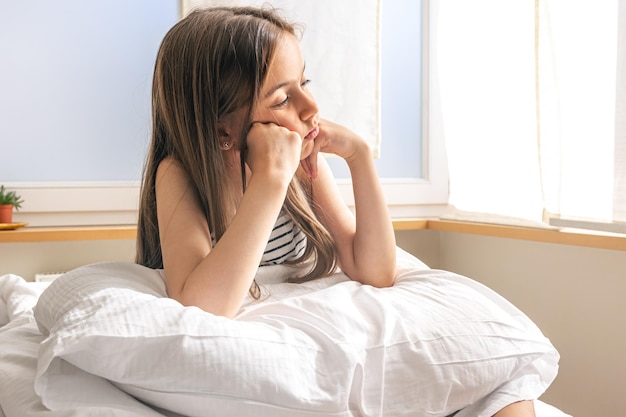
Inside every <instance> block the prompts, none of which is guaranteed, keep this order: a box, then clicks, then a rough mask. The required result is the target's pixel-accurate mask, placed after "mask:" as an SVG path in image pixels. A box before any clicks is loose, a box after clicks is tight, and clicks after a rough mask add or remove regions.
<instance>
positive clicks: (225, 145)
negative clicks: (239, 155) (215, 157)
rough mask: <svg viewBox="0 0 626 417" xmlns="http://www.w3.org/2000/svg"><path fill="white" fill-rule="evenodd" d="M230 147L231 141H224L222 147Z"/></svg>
mask: <svg viewBox="0 0 626 417" xmlns="http://www.w3.org/2000/svg"><path fill="white" fill-rule="evenodd" d="M229 147H230V143H228V142H224V143H222V149H228V148H229Z"/></svg>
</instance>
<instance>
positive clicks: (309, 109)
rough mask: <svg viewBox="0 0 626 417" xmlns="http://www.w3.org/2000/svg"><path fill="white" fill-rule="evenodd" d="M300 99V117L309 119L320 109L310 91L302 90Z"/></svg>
mask: <svg viewBox="0 0 626 417" xmlns="http://www.w3.org/2000/svg"><path fill="white" fill-rule="evenodd" d="M301 94H302V99H301V104H300V106H301V107H300V119H301V120H309V119H310V118H311V117H314V116H315V115H316V114H317V113H319V111H320V109H319V107H317V102H316V101H315V98H314V97H313V94H312V93H311V92H310V91H307V90H302V91H301Z"/></svg>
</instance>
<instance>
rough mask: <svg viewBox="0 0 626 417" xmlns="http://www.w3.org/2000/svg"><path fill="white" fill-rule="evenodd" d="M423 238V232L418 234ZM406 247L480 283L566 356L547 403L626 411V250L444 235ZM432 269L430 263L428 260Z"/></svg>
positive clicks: (578, 412)
mask: <svg viewBox="0 0 626 417" xmlns="http://www.w3.org/2000/svg"><path fill="white" fill-rule="evenodd" d="M416 233H417V234H421V233H422V232H416ZM431 237H432V241H431V244H432V245H435V246H437V247H438V251H437V256H436V257H435V258H433V257H432V248H431V247H430V246H429V245H428V244H425V242H423V241H420V240H419V239H418V240H416V244H415V245H413V243H412V242H411V241H410V240H405V241H403V242H400V243H404V244H408V246H405V247H406V248H407V250H409V251H410V252H411V253H413V254H415V255H417V256H418V257H422V255H423V254H424V255H426V257H428V258H431V259H433V261H434V262H432V263H430V266H431V267H434V268H440V269H446V270H449V271H453V272H457V273H459V274H462V275H465V276H468V277H470V278H473V279H475V280H477V281H480V282H482V283H484V284H486V285H487V286H489V287H491V288H492V289H494V290H495V291H497V292H499V293H500V294H502V295H503V296H504V297H506V298H507V299H508V300H510V301H511V302H513V304H515V305H516V306H517V307H519V308H520V309H521V310H522V311H524V312H525V313H526V314H528V316H530V318H531V319H533V320H534V321H535V322H536V323H537V324H538V325H539V327H540V328H541V329H542V330H543V332H544V334H545V335H546V336H547V337H548V338H550V339H551V340H552V342H553V343H554V345H555V346H556V348H557V349H558V350H559V352H560V354H561V362H560V371H559V376H558V377H557V379H556V381H555V382H554V384H553V385H552V386H551V387H550V388H549V390H548V391H547V393H546V394H545V395H544V397H543V398H542V399H544V400H545V401H546V402H548V403H550V404H553V405H554V406H557V407H559V408H560V409H562V410H563V411H565V412H567V413H569V414H571V415H573V416H574V417H595V416H609V415H621V414H622V413H623V410H625V409H626V396H625V395H624V392H625V391H626V376H625V375H626V304H624V295H626V252H624V251H612V250H604V249H593V248H584V247H577V246H567V245H557V244H548V243H540V242H528V241H521V240H513V239H505V238H494V237H485V236H475V235H468V234H461V233H447V232H441V233H439V234H438V236H431ZM427 263H428V262H427Z"/></svg>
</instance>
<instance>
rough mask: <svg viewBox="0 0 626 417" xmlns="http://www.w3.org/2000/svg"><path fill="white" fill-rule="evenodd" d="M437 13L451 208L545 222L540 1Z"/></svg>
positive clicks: (446, 6)
mask: <svg viewBox="0 0 626 417" xmlns="http://www.w3.org/2000/svg"><path fill="white" fill-rule="evenodd" d="M433 12H434V19H435V27H436V33H435V34H434V35H435V45H434V48H433V49H434V50H433V59H434V62H432V66H433V67H434V70H435V71H437V75H438V77H439V88H440V92H441V93H440V94H441V95H440V97H441V113H442V118H443V126H444V134H445V141H446V149H447V154H448V162H449V170H450V204H451V205H452V206H454V207H456V209H458V210H460V211H463V212H479V213H489V214H496V215H502V216H507V217H515V218H522V219H529V220H533V221H540V220H541V216H542V207H543V206H542V198H541V182H540V177H539V167H538V154H537V143H536V130H537V128H536V110H535V109H536V108H535V78H534V58H535V52H534V5H533V3H532V2H529V1H505V2H503V1H501V0H475V1H471V2H468V1H466V0H446V1H441V2H437V9H435V10H433ZM485 220H487V221H489V219H485Z"/></svg>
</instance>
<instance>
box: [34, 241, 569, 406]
mask: <svg viewBox="0 0 626 417" xmlns="http://www.w3.org/2000/svg"><path fill="white" fill-rule="evenodd" d="M398 257H399V261H398V273H397V283H396V285H395V286H394V287H392V288H386V289H376V288H373V287H370V286H364V285H360V284H358V283H356V282H352V281H349V280H347V278H346V277H345V276H344V275H341V274H337V275H336V276H334V277H332V278H329V279H323V280H318V281H314V282H311V283H306V284H300V285H296V284H273V285H267V286H266V291H267V293H268V294H269V296H268V297H265V298H264V299H263V300H262V301H259V302H249V303H248V304H247V305H246V306H245V308H244V309H243V310H242V312H241V314H240V315H239V316H238V317H237V318H236V319H235V320H229V319H226V318H223V317H217V316H214V315H212V314H209V313H206V312H204V311H202V310H200V309H198V308H194V307H183V306H182V305H180V304H179V303H177V302H176V301H174V300H172V299H169V298H165V287H164V284H163V280H162V276H161V273H160V272H159V271H154V270H150V269H148V268H144V267H141V266H138V265H135V264H130V263H105V264H96V265H91V266H86V267H82V268H79V269H77V270H74V271H72V272H70V273H67V274H66V275H64V276H63V277H61V278H59V279H57V280H56V281H55V282H54V283H53V284H52V285H51V286H50V287H49V289H48V290H47V291H45V292H44V293H43V294H42V296H41V297H40V300H39V303H38V304H37V306H36V308H35V317H36V319H37V322H38V325H39V326H40V329H41V331H42V332H43V333H45V334H49V336H48V338H47V339H46V340H45V341H44V342H43V343H42V345H41V349H40V358H39V364H38V376H37V380H36V383H35V389H36V391H37V393H38V394H39V395H40V396H41V397H42V401H43V402H44V404H46V400H47V398H49V397H52V396H54V395H55V390H58V389H60V387H58V386H54V385H53V384H50V383H49V380H48V374H49V373H50V372H51V370H52V369H54V370H55V372H58V371H59V370H62V368H63V367H62V366H59V365H58V363H57V362H58V361H63V360H65V361H68V362H70V363H71V364H73V365H74V366H76V367H78V368H80V369H82V370H85V371H87V372H90V373H93V374H95V375H98V376H101V377H104V378H106V379H108V380H110V381H112V382H113V383H114V384H116V385H117V386H118V387H120V388H121V389H122V390H124V391H126V392H128V393H130V394H131V395H134V396H135V397H137V398H139V399H141V400H142V401H145V402H147V403H148V404H152V405H155V406H157V407H161V408H163V409H166V410H171V411H173V412H176V413H180V414H183V415H189V416H205V415H206V413H207V410H219V414H220V415H221V416H241V415H255V416H272V417H280V416H289V417H294V416H311V415H332V416H353V415H359V416H394V417H401V416H414V415H416V414H418V415H431V414H432V415H441V416H446V415H448V414H450V413H452V412H454V411H456V410H459V409H461V408H463V407H465V406H468V405H469V404H474V403H480V401H479V400H481V399H483V398H485V397H486V396H488V395H489V394H490V393H491V395H493V392H497V390H498V388H499V387H500V386H505V385H506V386H507V387H510V386H514V387H516V388H515V389H516V390H519V393H520V394H519V395H520V396H524V397H527V396H532V397H533V398H537V397H538V396H539V395H540V394H541V393H543V391H544V390H545V389H546V387H547V386H548V385H549V384H550V383H551V382H552V380H553V379H554V378H555V376H556V373H557V362H558V354H557V352H556V351H555V349H554V348H553V347H552V345H551V344H550V342H549V341H548V340H547V339H546V338H545V337H544V336H543V335H542V334H541V332H540V331H539V330H538V329H537V327H536V326H535V325H534V324H533V323H532V322H531V321H530V320H529V319H528V318H527V317H526V316H524V315H523V314H522V313H521V312H519V310H517V309H515V308H514V307H513V306H511V305H510V304H509V303H508V302H507V301H506V300H504V299H502V298H501V297H499V296H497V295H496V294H495V293H493V292H491V291H490V290H488V289H486V288H484V287H483V286H481V285H480V284H477V283H475V282H473V281H471V280H469V279H467V278H464V277H460V276H458V275H454V274H452V273H450V272H446V271H434V270H429V269H428V268H427V267H426V266H425V265H424V264H423V263H421V262H420V261H418V260H416V259H415V258H413V257H411V256H410V255H408V254H406V253H405V252H403V251H400V250H399V252H398ZM266 268H269V267H266ZM263 269H264V272H263V273H264V274H268V273H270V274H271V273H272V271H273V272H274V273H276V274H284V273H286V270H285V269H284V268H283V269H281V267H277V268H272V269H265V268H263ZM517 382H519V383H517ZM517 385H519V387H517ZM507 389H508V388H507ZM509 396H510V393H509V392H508V391H507V393H506V400H507V401H508V400H509V399H510V398H509ZM503 398H504V397H503ZM520 399H521V398H520ZM489 403H490V404H493V402H489ZM480 407H481V408H482V409H483V411H484V410H487V409H488V407H489V404H487V405H485V406H480ZM481 412H482V411H481V410H478V411H477V414H475V415H482V414H480V413H481ZM485 412H487V411H485ZM492 414H493V413H492Z"/></svg>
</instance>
